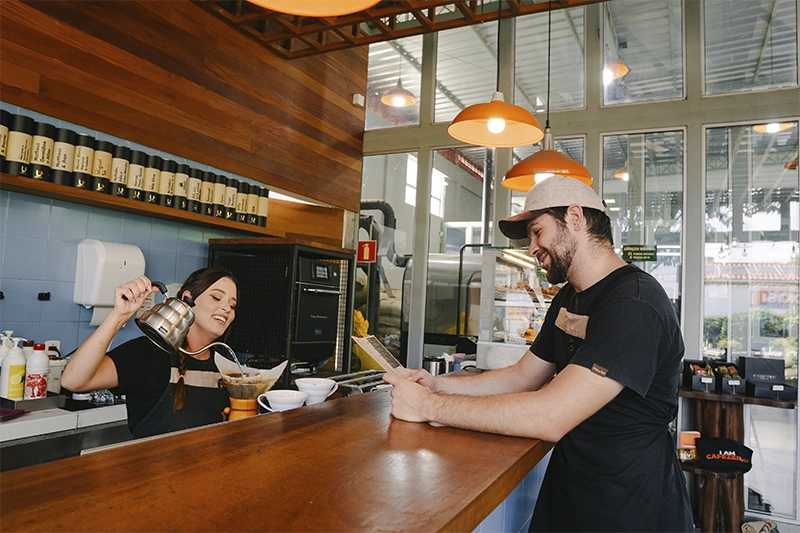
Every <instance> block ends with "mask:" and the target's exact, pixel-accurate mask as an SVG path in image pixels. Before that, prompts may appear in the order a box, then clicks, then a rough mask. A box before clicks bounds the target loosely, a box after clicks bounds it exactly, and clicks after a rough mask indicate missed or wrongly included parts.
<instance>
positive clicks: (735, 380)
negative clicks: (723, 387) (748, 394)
mask: <svg viewBox="0 0 800 533" xmlns="http://www.w3.org/2000/svg"><path fill="white" fill-rule="evenodd" d="M739 384H740V383H739V380H738V379H730V380H728V385H739Z"/></svg>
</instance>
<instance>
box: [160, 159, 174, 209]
mask: <svg viewBox="0 0 800 533" xmlns="http://www.w3.org/2000/svg"><path fill="white" fill-rule="evenodd" d="M177 168H178V163H176V162H175V161H173V160H172V159H165V160H164V163H163V165H162V167H161V177H160V178H159V182H158V205H163V206H164V207H172V205H173V203H174V199H173V195H174V194H175V170H176V169H177Z"/></svg>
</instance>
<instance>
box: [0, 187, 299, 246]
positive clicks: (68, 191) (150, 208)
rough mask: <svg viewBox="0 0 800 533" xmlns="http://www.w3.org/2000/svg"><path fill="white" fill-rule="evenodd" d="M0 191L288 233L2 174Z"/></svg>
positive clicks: (257, 231)
mask: <svg viewBox="0 0 800 533" xmlns="http://www.w3.org/2000/svg"><path fill="white" fill-rule="evenodd" d="M0 188H2V189H3V190H6V191H11V192H18V193H22V194H31V195H33V196H40V197H42V198H49V199H51V200H61V201H64V202H71V203H75V204H81V205H88V206H91V207H103V208H107V209H113V210H115V211H122V212H123V213H131V214H134V215H143V216H150V217H154V218H160V219H163V220H174V221H178V222H185V223H187V224H194V225H196V226H204V227H207V228H224V229H228V230H235V231H243V232H246V233H250V234H253V235H260V236H267V237H285V236H286V233H284V232H282V231H276V230H272V229H269V228H262V227H261V226H253V225H250V224H243V223H241V222H235V221H232V220H225V219H223V218H216V217H209V216H206V215H200V214H198V213H190V212H188V211H181V210H179V209H175V208H172V207H164V206H161V205H155V204H146V203H144V202H138V201H136V200H131V199H129V198H118V197H116V196H111V195H108V194H101V193H97V192H94V191H87V190H85V189H76V188H74V187H67V186H65V185H59V184H56V183H50V182H49V181H39V180H34V179H31V178H24V177H20V176H14V175H12V174H5V173H0Z"/></svg>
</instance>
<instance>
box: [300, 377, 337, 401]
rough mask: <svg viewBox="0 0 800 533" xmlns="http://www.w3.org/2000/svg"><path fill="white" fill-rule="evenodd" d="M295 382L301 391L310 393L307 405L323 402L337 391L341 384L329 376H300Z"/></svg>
mask: <svg viewBox="0 0 800 533" xmlns="http://www.w3.org/2000/svg"><path fill="white" fill-rule="evenodd" d="M294 384H295V385H297V388H298V389H300V391H301V392H305V393H307V394H308V399H307V400H306V405H314V404H317V403H322V402H324V401H325V399H326V398H328V396H330V395H331V394H333V393H334V392H336V389H338V388H339V384H338V383H336V382H335V381H333V380H332V379H327V378H298V379H296V380H294Z"/></svg>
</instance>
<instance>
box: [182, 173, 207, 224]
mask: <svg viewBox="0 0 800 533" xmlns="http://www.w3.org/2000/svg"><path fill="white" fill-rule="evenodd" d="M187 183H188V184H189V185H188V186H187V187H186V210H187V211H191V212H192V213H199V212H200V199H201V198H202V196H203V171H202V170H200V169H198V168H190V169H189V179H188V180H187Z"/></svg>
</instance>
